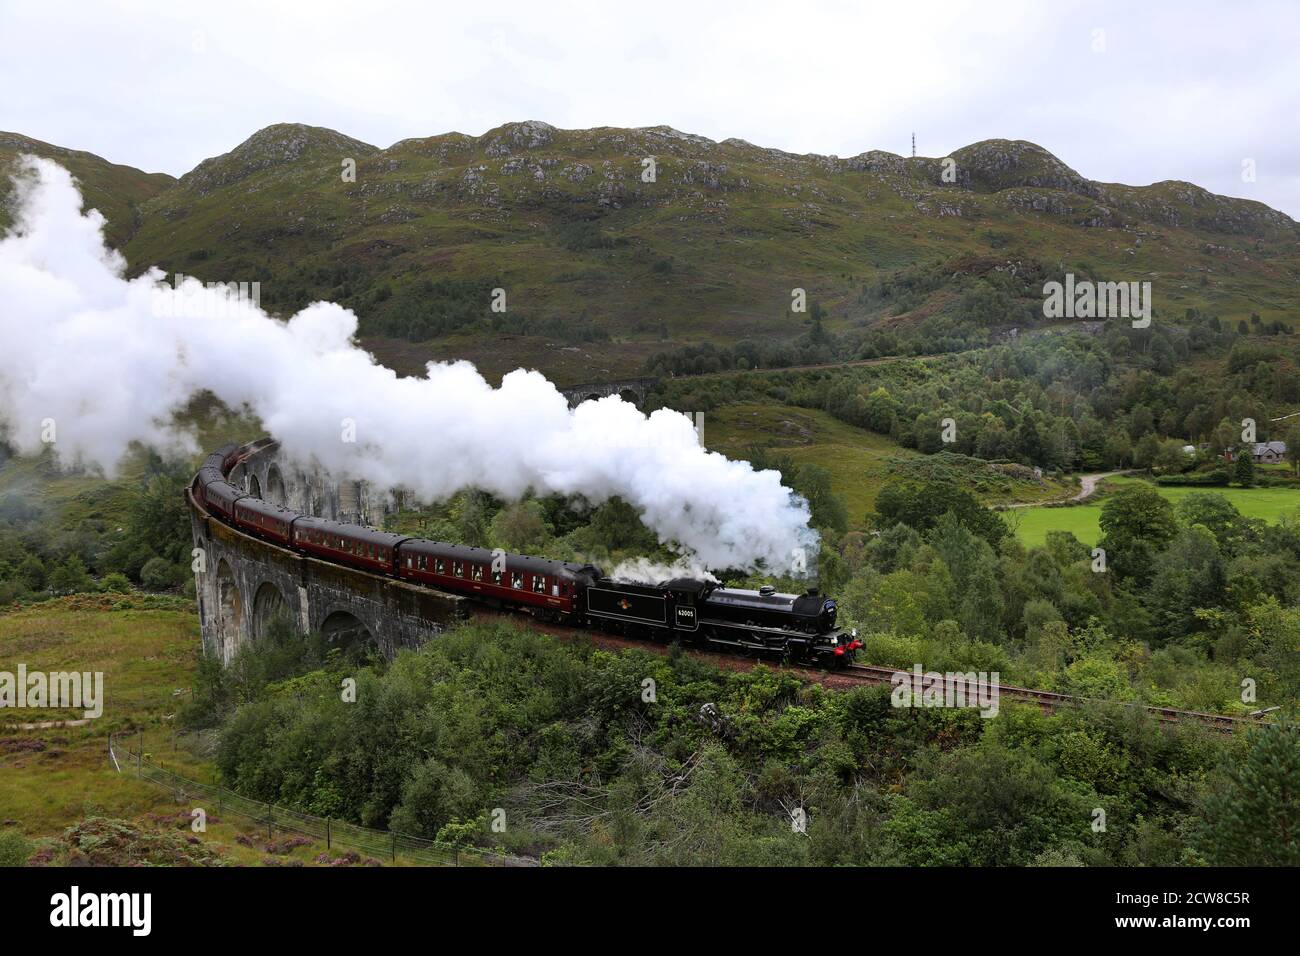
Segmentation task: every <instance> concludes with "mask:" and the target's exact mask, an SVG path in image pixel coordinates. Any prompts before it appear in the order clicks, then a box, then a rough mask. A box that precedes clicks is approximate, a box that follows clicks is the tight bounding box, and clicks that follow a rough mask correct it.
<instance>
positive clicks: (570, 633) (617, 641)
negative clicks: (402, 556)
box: [472, 607, 1258, 733]
mask: <svg viewBox="0 0 1300 956" xmlns="http://www.w3.org/2000/svg"><path fill="white" fill-rule="evenodd" d="M472 613H473V616H474V617H475V618H476V619H480V620H508V621H519V620H520V617H521V615H518V614H514V613H512V612H509V611H502V610H496V609H492V608H482V607H480V608H475V609H474V610H473V612H472ZM529 626H530V627H531V628H533V629H534V630H539V631H543V632H545V633H547V634H550V635H552V636H554V637H558V638H559V639H561V640H563V641H566V642H573V641H584V642H586V643H589V644H595V645H597V646H600V647H606V648H609V649H610V650H625V649H633V650H644V651H649V652H651V653H655V654H664V655H666V654H668V653H669V651H670V649H671V648H670V645H667V644H663V643H659V642H655V641H645V640H640V639H638V638H633V637H624V636H622V635H618V634H610V633H608V632H605V631H593V630H586V629H583V628H574V627H567V626H565V625H562V624H550V623H545V622H541V621H536V620H530V621H529ZM684 650H685V651H686V653H688V654H690V655H691V656H692V657H696V658H698V659H700V660H707V661H709V662H710V663H712V664H715V665H717V666H720V667H723V668H725V669H727V670H749V669H751V668H753V667H754V666H756V665H758V664H765V665H766V666H769V667H778V668H781V669H784V670H787V671H792V672H794V673H797V674H799V675H801V676H803V677H806V678H808V679H809V680H812V681H816V682H817V683H820V684H824V685H826V686H828V687H834V688H836V689H841V690H844V689H848V688H850V687H852V686H854V685H863V684H868V685H882V684H892V683H893V680H894V675H895V674H897V673H899V672H900V671H901V672H902V673H908V672H907V671H902V669H901V668H898V667H881V666H879V665H876V664H850V665H848V666H847V667H844V668H842V669H840V670H823V669H821V668H816V667H804V666H799V665H790V664H777V663H775V662H773V661H770V660H766V661H765V660H761V659H756V658H753V657H745V656H740V655H737V654H726V653H723V652H720V651H711V650H707V649H705V648H697V647H687V648H684ZM947 684H948V681H947V679H946V678H945V680H944V691H945V693H946V692H947V690H948V687H947ZM990 693H994V694H996V695H997V696H996V699H997V700H998V701H999V702H1000V701H1015V702H1017V703H1030V704H1036V705H1038V707H1039V708H1040V709H1041V710H1042V711H1043V712H1044V713H1049V714H1050V713H1055V712H1057V711H1059V710H1061V709H1063V708H1067V707H1069V708H1076V707H1083V706H1086V705H1088V704H1114V703H1117V702H1116V701H1107V700H1101V699H1097V698H1092V697H1078V696H1074V695H1072V694H1058V693H1056V692H1055V691H1050V690H1035V689H1034V688H1031V687H1018V686H1016V685H1014V684H1001V683H999V684H995V685H993V687H992V688H990ZM1118 703H1121V704H1122V705H1123V706H1125V707H1131V708H1135V709H1138V710H1143V711H1146V712H1147V713H1148V714H1151V715H1152V716H1153V717H1155V718H1156V719H1157V720H1158V721H1160V722H1161V723H1165V724H1183V723H1196V724H1201V725H1203V726H1207V727H1210V728H1213V729H1214V730H1217V731H1220V732H1222V733H1232V732H1233V731H1234V730H1237V729H1239V728H1242V727H1250V726H1253V725H1255V724H1257V723H1258V721H1256V720H1252V719H1251V718H1249V717H1231V716H1228V715H1226V714H1206V713H1201V712H1200V711H1194V710H1178V709H1176V708H1173V707H1153V706H1149V705H1146V704H1137V703H1130V702H1124V701H1120V702H1118Z"/></svg>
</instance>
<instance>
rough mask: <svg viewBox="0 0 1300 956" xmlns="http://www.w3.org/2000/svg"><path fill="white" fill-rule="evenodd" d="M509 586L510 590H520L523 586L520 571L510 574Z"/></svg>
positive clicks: (522, 577) (522, 576)
mask: <svg viewBox="0 0 1300 956" xmlns="http://www.w3.org/2000/svg"><path fill="white" fill-rule="evenodd" d="M510 586H511V587H512V588H521V587H523V586H524V575H523V572H522V571H511V572H510Z"/></svg>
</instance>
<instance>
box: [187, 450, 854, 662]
mask: <svg viewBox="0 0 1300 956" xmlns="http://www.w3.org/2000/svg"><path fill="white" fill-rule="evenodd" d="M272 443H273V442H271V440H269V439H262V440H260V441H257V442H254V443H252V444H251V445H246V446H236V445H227V446H224V447H223V448H221V449H219V450H218V451H215V452H213V453H212V454H211V455H209V456H208V457H207V459H206V460H205V461H204V463H203V466H202V467H201V468H200V469H199V471H198V473H197V474H196V475H195V476H194V481H193V482H192V484H191V486H190V492H191V494H192V495H193V496H194V499H195V500H196V501H199V502H201V503H202V504H203V505H204V507H205V508H207V510H208V512H209V514H212V515H214V516H216V517H218V518H220V519H221V520H223V521H225V522H227V523H229V524H232V525H234V526H235V527H238V528H239V529H240V530H242V531H244V532H246V533H248V534H252V535H255V536H257V537H259V538H263V539H265V540H267V541H270V542H271V543H273V544H276V545H279V546H280V547H282V548H288V549H291V550H293V551H297V552H299V553H302V554H306V555H309V556H311V557H313V558H317V559H319V560H324V561H330V562H333V563H336V564H342V565H346V566H348V567H352V568H357V569H359V570H363V571H369V572H371V573H375V574H383V575H387V576H389V577H394V578H397V579H399V580H403V581H410V582H412V583H414V584H422V585H426V586H429V587H433V588H437V589H439V590H442V591H448V592H451V593H454V594H461V595H464V596H467V597H470V598H472V599H475V600H478V601H481V602H482V603H485V604H488V605H490V606H492V607H497V608H507V609H510V610H517V611H524V612H527V613H529V614H532V615H533V616H534V617H536V618H538V619H540V620H545V621H553V622H556V623H563V624H569V625H573V626H580V627H593V628H598V629H601V630H606V631H612V632H614V633H618V634H624V635H626V636H629V637H637V638H647V639H650V640H655V641H662V642H670V641H674V640H680V641H682V642H683V643H693V644H701V645H706V646H713V647H718V648H723V649H727V650H733V651H739V652H743V653H748V654H753V655H757V656H760V657H770V658H772V659H776V660H789V661H792V662H796V663H811V664H819V665H822V666H828V667H838V666H844V665H846V664H848V663H850V662H851V661H852V660H853V659H854V657H856V655H857V651H858V648H860V647H861V646H862V643H861V642H860V641H859V640H858V638H857V631H856V630H851V631H846V630H844V629H841V628H839V627H837V625H836V613H837V612H836V606H835V602H834V601H833V600H831V599H830V598H828V597H825V596H823V595H821V594H819V593H818V592H817V590H816V589H815V588H810V589H809V590H808V591H807V592H806V593H804V594H799V595H796V594H779V593H777V592H776V589H775V588H772V587H771V586H764V587H762V588H759V589H758V590H757V591H751V590H742V589H739V588H728V587H722V586H720V585H717V584H715V583H713V582H708V581H698V580H695V579H693V578H674V579H672V580H669V581H664V582H661V583H659V584H644V583H638V582H630V581H621V580H615V579H612V578H607V577H605V576H604V574H603V573H602V572H601V571H600V569H599V568H596V567H594V566H593V565H590V564H576V563H574V562H571V561H552V560H549V559H545V558H534V557H530V556H527V555H516V554H505V553H503V552H501V551H492V550H489V549H486V548H472V547H467V546H464V545H457V544H447V543H444V542H440V541H429V540H426V539H424V538H414V537H410V536H406V535H400V534H392V533H390V532H384V531H374V530H371V529H369V528H363V527H360V526H358V525H350V524H343V523H341V522H337V521H330V520H328V519H325V518H318V517H315V516H313V515H304V514H300V513H299V512H296V511H293V510H291V509H289V508H283V507H280V506H279V505H274V504H271V503H270V502H268V501H264V500H262V499H261V498H258V497H256V496H254V495H250V494H247V493H245V492H243V491H241V490H240V489H239V488H238V487H236V486H235V485H234V484H232V483H231V482H230V481H229V480H228V479H227V477H226V476H227V475H228V474H229V473H230V471H231V470H232V469H233V468H234V467H235V466H236V465H237V464H239V463H240V462H241V461H243V460H244V459H246V458H247V457H249V456H250V455H252V454H255V453H256V452H258V451H261V450H262V449H264V448H266V447H268V446H269V445H270V444H272Z"/></svg>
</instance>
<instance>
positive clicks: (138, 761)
mask: <svg viewBox="0 0 1300 956" xmlns="http://www.w3.org/2000/svg"><path fill="white" fill-rule="evenodd" d="M139 748H140V753H139V754H138V755H137V757H136V761H135V766H136V769H137V770H139V771H140V773H144V731H143V730H141V731H140V743H139Z"/></svg>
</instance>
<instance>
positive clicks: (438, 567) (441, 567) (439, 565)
mask: <svg viewBox="0 0 1300 956" xmlns="http://www.w3.org/2000/svg"><path fill="white" fill-rule="evenodd" d="M433 569H434V570H435V571H437V572H438V573H439V574H446V573H447V562H446V561H444V560H442V558H439V559H438V560H437V561H434V562H433Z"/></svg>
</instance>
